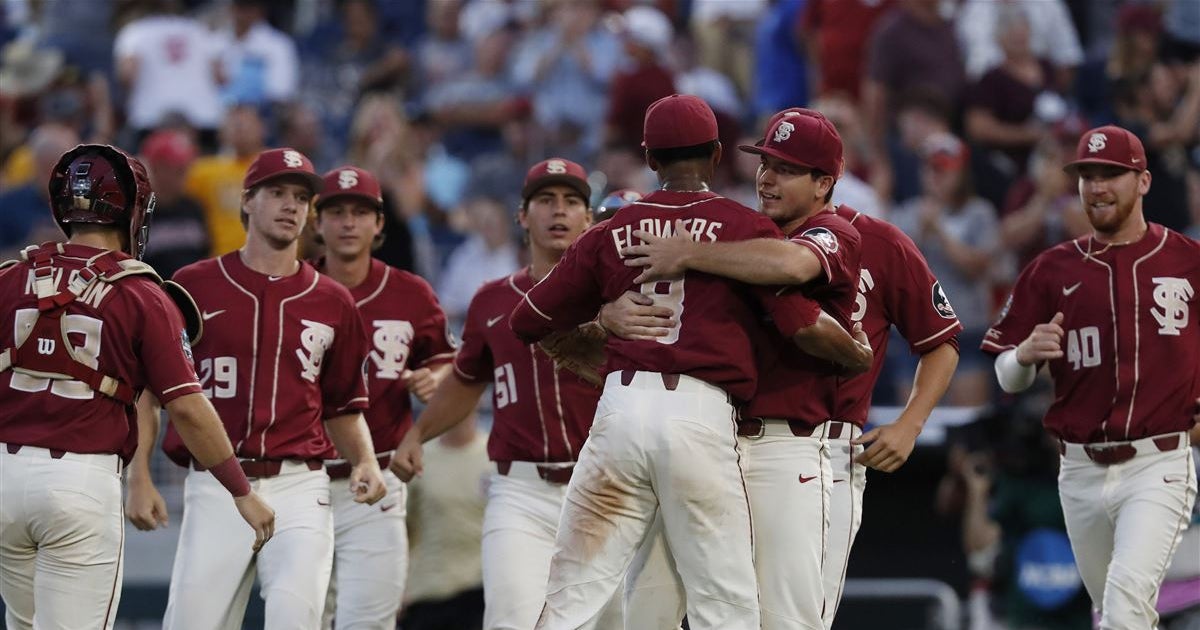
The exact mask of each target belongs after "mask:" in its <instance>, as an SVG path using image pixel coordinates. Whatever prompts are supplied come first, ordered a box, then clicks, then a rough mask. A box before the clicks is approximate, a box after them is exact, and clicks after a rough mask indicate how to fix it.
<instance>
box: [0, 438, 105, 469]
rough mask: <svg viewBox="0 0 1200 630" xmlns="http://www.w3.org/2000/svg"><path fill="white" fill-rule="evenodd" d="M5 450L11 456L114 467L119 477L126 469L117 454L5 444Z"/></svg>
mask: <svg viewBox="0 0 1200 630" xmlns="http://www.w3.org/2000/svg"><path fill="white" fill-rule="evenodd" d="M4 450H5V451H8V454H9V455H16V454H17V453H21V452H24V453H25V455H26V456H31V457H37V456H42V457H45V456H47V455H49V456H50V459H64V458H65V459H67V460H70V461H76V462H84V463H88V464H92V465H96V466H100V467H101V468H108V467H110V466H111V467H113V468H114V469H115V471H116V473H117V474H118V475H119V474H121V471H122V470H124V468H125V462H123V461H121V457H120V456H119V455H116V454H115V453H72V452H71V451H64V450H60V449H57V448H45V447H42V446H26V445H24V444H5V445H4Z"/></svg>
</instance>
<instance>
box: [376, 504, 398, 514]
mask: <svg viewBox="0 0 1200 630" xmlns="http://www.w3.org/2000/svg"><path fill="white" fill-rule="evenodd" d="M397 505H399V503H393V504H391V505H381V506H379V511H380V512H386V511H388V510H390V509H392V508H394V507H396V506H397Z"/></svg>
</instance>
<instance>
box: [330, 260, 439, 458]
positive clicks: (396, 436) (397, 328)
mask: <svg viewBox="0 0 1200 630" xmlns="http://www.w3.org/2000/svg"><path fill="white" fill-rule="evenodd" d="M323 265H324V262H323V261H318V265H317V269H322V268H323ZM350 295H351V296H352V297H353V298H354V303H355V304H356V305H357V306H358V312H359V315H361V316H362V321H363V326H364V327H365V328H366V331H367V339H368V340H369V343H368V354H367V366H366V369H367V389H368V391H370V392H371V405H370V407H368V408H367V410H366V412H365V413H364V415H365V416H366V418H367V426H368V427H370V429H371V441H372V442H373V443H374V444H375V452H377V453H382V452H384V451H390V450H392V449H394V448H396V447H397V446H399V445H400V440H401V439H402V438H403V437H404V434H405V433H407V432H408V429H409V428H410V427H412V398H411V397H410V396H409V393H408V386H406V385H405V384H404V381H403V380H401V377H400V375H401V374H402V373H403V372H404V371H405V370H416V369H419V368H423V367H425V368H433V367H437V366H438V365H441V364H443V363H447V362H449V361H450V360H452V359H453V358H454V346H455V341H454V338H453V337H452V336H451V334H450V330H449V328H448V326H447V324H446V314H445V313H444V312H442V307H441V305H439V304H438V300H437V296H436V295H434V293H433V288H432V287H430V286H429V283H428V282H425V281H424V280H423V279H421V278H420V277H419V276H416V275H414V274H411V273H409V272H407V271H401V270H399V269H396V268H394V267H389V266H388V265H386V264H384V263H383V262H382V261H380V260H376V259H374V258H372V259H371V269H370V271H369V272H368V273H367V279H366V280H364V281H363V282H362V284H360V285H358V286H356V287H354V288H352V289H350ZM335 457H336V455H335Z"/></svg>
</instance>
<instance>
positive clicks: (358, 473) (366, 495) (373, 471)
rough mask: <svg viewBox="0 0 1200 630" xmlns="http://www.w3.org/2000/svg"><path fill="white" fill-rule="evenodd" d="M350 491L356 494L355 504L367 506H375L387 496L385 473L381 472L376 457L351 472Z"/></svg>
mask: <svg viewBox="0 0 1200 630" xmlns="http://www.w3.org/2000/svg"><path fill="white" fill-rule="evenodd" d="M350 490H351V491H352V492H353V493H354V502H355V503H366V504H367V505H375V504H376V503H378V502H379V500H380V499H382V498H383V497H385V496H387V485H386V484H384V482H383V471H381V470H379V462H377V461H375V458H374V457H371V458H370V459H368V460H367V461H365V462H363V463H361V464H359V465H357V466H355V467H354V468H353V469H351V470H350Z"/></svg>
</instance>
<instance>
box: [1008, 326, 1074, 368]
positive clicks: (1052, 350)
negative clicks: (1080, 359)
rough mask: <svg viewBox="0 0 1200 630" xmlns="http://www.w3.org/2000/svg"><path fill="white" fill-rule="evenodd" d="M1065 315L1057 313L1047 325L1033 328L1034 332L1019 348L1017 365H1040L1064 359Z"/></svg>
mask: <svg viewBox="0 0 1200 630" xmlns="http://www.w3.org/2000/svg"><path fill="white" fill-rule="evenodd" d="M1062 322H1063V314H1062V313H1055V314H1054V317H1053V318H1052V319H1051V320H1050V321H1049V322H1048V323H1045V324H1038V325H1037V326H1034V327H1033V332H1031V333H1029V336H1028V337H1026V338H1025V341H1022V342H1021V344H1020V345H1018V346H1017V363H1020V364H1021V365H1027V366H1028V365H1038V364H1040V363H1042V362H1043V361H1049V360H1050V359H1058V358H1060V357H1062V355H1063V350H1062V339H1063V335H1064V334H1065V333H1064V332H1063V327H1062Z"/></svg>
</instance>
